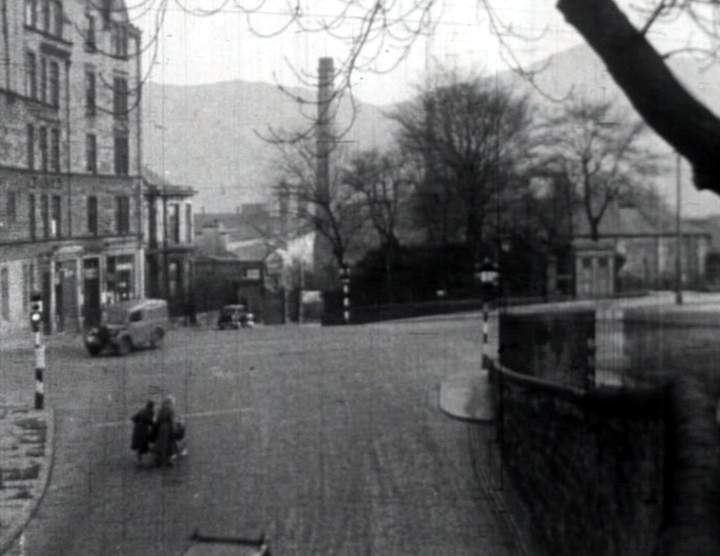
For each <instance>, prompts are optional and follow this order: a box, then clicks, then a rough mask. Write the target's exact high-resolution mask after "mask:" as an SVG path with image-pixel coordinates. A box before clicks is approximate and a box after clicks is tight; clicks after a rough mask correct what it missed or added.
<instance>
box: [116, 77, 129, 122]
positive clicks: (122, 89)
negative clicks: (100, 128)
mask: <svg viewBox="0 0 720 556" xmlns="http://www.w3.org/2000/svg"><path fill="white" fill-rule="evenodd" d="M113 113H114V114H115V118H119V119H126V118H127V116H128V82H127V79H125V78H124V77H116V78H115V80H114V81H113Z"/></svg>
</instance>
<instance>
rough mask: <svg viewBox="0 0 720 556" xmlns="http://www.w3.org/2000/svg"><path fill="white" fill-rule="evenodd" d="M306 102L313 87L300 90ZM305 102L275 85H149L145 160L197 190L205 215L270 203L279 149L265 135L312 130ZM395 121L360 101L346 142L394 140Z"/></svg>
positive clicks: (345, 108) (342, 116)
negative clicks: (301, 107) (299, 100)
mask: <svg viewBox="0 0 720 556" xmlns="http://www.w3.org/2000/svg"><path fill="white" fill-rule="evenodd" d="M292 93H293V94H296V95H299V96H300V97H302V98H304V99H306V100H313V99H314V92H313V91H310V90H302V89H296V90H293V91H292ZM313 109H314V108H313V107H312V105H307V106H306V107H305V110H306V111H307V112H308V113H307V117H306V116H305V115H303V113H301V112H300V110H299V105H298V104H297V103H296V102H295V101H294V100H293V99H292V98H290V97H289V96H288V95H287V94H285V93H283V92H281V91H280V90H279V89H278V88H277V87H276V86H275V85H272V84H268V83H251V82H245V81H229V82H224V83H213V84H208V85H197V86H177V85H164V86H163V85H159V84H156V83H148V84H147V85H146V87H145V90H144V99H143V115H144V118H143V134H144V138H143V141H144V153H143V156H144V159H145V160H144V164H145V165H146V166H148V167H150V168H151V169H152V170H154V171H155V172H157V173H158V174H159V175H161V176H165V177H166V178H167V179H168V180H169V181H170V182H172V183H175V184H179V185H190V186H192V187H194V188H196V189H197V190H198V196H197V198H196V201H195V205H196V207H197V210H198V212H200V211H201V210H202V209H204V210H205V211H207V212H229V211H234V210H236V208H237V207H238V206H240V205H241V204H244V203H254V202H262V201H265V200H266V198H267V195H268V192H269V191H270V189H271V187H272V186H273V185H274V184H275V183H276V181H277V179H276V178H277V171H276V168H275V165H274V164H273V157H275V156H277V149H276V147H274V146H273V145H271V144H269V143H267V142H266V141H264V140H263V139H262V138H261V137H260V136H259V135H258V134H262V135H265V136H268V135H269V134H268V126H271V127H272V128H273V129H275V130H280V129H284V130H287V131H293V130H298V129H307V126H308V125H309V121H310V120H309V119H308V117H311V116H312V110H313ZM350 117H351V108H350V106H349V103H345V104H343V105H342V106H341V109H340V111H339V114H338V129H342V127H341V126H343V125H346V123H347V122H349V121H350ZM390 130H391V123H390V122H389V121H388V120H386V119H385V117H384V116H383V115H382V111H381V109H379V108H377V107H375V106H373V105H369V104H363V103H358V106H357V117H356V121H355V124H354V126H353V128H352V130H351V131H350V133H349V134H348V135H347V137H344V140H345V141H349V143H348V145H349V146H351V147H355V148H363V149H365V148H371V147H373V146H380V145H383V144H387V143H389V142H390V141H391V137H390V133H391V131H390Z"/></svg>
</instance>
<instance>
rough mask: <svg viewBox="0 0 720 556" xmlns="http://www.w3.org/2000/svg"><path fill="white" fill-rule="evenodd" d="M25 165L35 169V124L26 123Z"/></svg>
mask: <svg viewBox="0 0 720 556" xmlns="http://www.w3.org/2000/svg"><path fill="white" fill-rule="evenodd" d="M27 167H28V169H30V170H34V169H35V126H33V125H32V124H28V125H27Z"/></svg>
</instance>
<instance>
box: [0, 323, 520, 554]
mask: <svg viewBox="0 0 720 556" xmlns="http://www.w3.org/2000/svg"><path fill="white" fill-rule="evenodd" d="M476 324H477V321H476V319H472V320H458V321H451V322H444V321H441V322H420V323H407V324H405V323H397V324H382V325H376V326H368V327H364V328H362V329H355V328H344V327H343V328H335V329H334V330H331V331H328V330H326V329H324V328H320V327H309V328H302V329H301V328H297V327H293V328H277V327H276V328H264V329H255V330H251V331H244V330H243V331H226V332H221V331H218V330H204V329H203V330H188V329H184V328H183V329H178V330H174V331H172V332H171V333H170V334H168V338H167V343H166V345H165V346H164V349H163V350H162V351H155V350H153V351H146V352H137V353H134V354H132V355H131V356H129V357H128V358H124V359H119V358H116V357H103V358H100V359H97V360H96V359H90V358H89V357H87V356H86V355H85V354H84V350H83V347H82V345H81V344H77V343H76V344H68V345H63V346H58V347H57V349H55V350H53V351H51V352H50V353H51V355H52V358H51V360H52V369H51V370H50V369H49V370H48V381H47V391H48V394H47V401H48V403H50V404H51V405H52V406H53V408H54V410H55V415H56V430H55V436H56V440H55V463H54V468H53V477H52V481H51V485H50V487H49V490H48V492H47V494H46V495H45V499H44V500H43V503H42V506H41V508H40V509H39V510H38V513H37V514H36V516H35V517H34V519H33V520H32V521H31V523H30V525H29V527H28V528H27V529H26V530H25V532H24V534H23V546H24V548H23V550H20V549H19V547H18V546H17V545H16V546H15V548H14V550H11V551H10V552H9V554H15V555H18V554H58V555H60V554H68V555H69V554H118V555H145V554H158V555H160V554H163V555H164V554H181V553H182V552H183V550H184V549H185V548H186V547H187V546H188V545H189V544H190V543H189V539H190V536H191V534H192V533H193V531H194V530H196V529H199V530H201V531H204V532H205V533H208V532H214V533H215V534H220V535H224V536H230V537H231V536H233V535H234V536H240V537H243V536H244V537H253V536H259V535H260V534H261V533H263V532H264V533H265V534H266V535H267V536H268V538H269V539H270V543H271V549H272V551H273V553H276V554H368V553H385V554H410V553H412V554H437V553H452V554H475V553H477V550H478V547H486V548H487V550H488V551H489V552H491V553H493V554H515V553H517V552H516V548H515V547H514V544H513V541H512V537H511V536H510V535H509V533H508V526H507V524H506V522H505V517H504V516H503V515H502V513H500V512H499V511H498V508H496V507H495V506H494V505H493V503H491V498H490V495H489V494H488V492H487V489H488V488H490V487H489V485H486V484H483V483H482V482H478V480H477V477H476V475H475V474H474V472H473V466H472V463H471V461H470V455H469V452H468V437H467V431H466V425H465V424H463V423H462V422H459V421H457V420H452V419H450V418H448V417H447V416H446V415H445V414H444V413H443V412H442V411H441V409H440V408H439V406H438V389H439V384H440V381H441V379H442V377H443V376H445V375H446V374H448V373H449V372H450V371H453V370H454V369H456V368H458V367H459V366H467V367H468V368H472V367H477V366H478V364H479V360H478V357H477V352H476V349H475V345H476V342H477V329H476ZM9 359H10V360H11V361H8V360H9ZM15 359H16V358H15V357H12V358H11V357H8V356H4V357H3V362H4V365H3V369H4V370H3V377H4V378H5V380H8V378H6V377H10V376H15V377H17V382H16V383H14V386H17V387H20V388H23V389H26V390H28V391H29V392H32V389H33V382H32V376H31V375H30V374H29V373H28V372H27V369H26V368H25V367H26V365H23V362H22V361H15ZM17 359H20V358H19V357H18V358H17ZM168 392H172V393H173V394H174V395H175V396H176V399H177V402H176V403H177V410H178V413H179V414H180V415H183V417H184V419H185V422H186V423H187V428H188V442H187V444H188V449H189V453H188V455H187V456H186V457H184V458H182V459H179V460H178V461H176V464H175V465H174V466H173V467H171V468H166V469H160V468H155V467H153V464H152V463H151V460H150V459H149V458H147V461H146V464H144V465H142V466H139V467H138V466H136V464H135V461H134V457H133V454H132V453H131V452H130V451H129V447H130V435H131V423H130V416H131V415H132V414H133V413H134V412H135V410H136V409H139V408H141V407H142V406H143V405H144V403H145V400H146V399H153V398H155V399H161V397H162V396H163V395H164V394H165V393H168Z"/></svg>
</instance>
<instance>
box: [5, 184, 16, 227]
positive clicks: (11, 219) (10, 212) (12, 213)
mask: <svg viewBox="0 0 720 556" xmlns="http://www.w3.org/2000/svg"><path fill="white" fill-rule="evenodd" d="M5 218H6V219H7V223H8V224H15V223H16V222H17V199H16V196H15V192H14V191H8V192H7V196H6V197H5Z"/></svg>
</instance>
